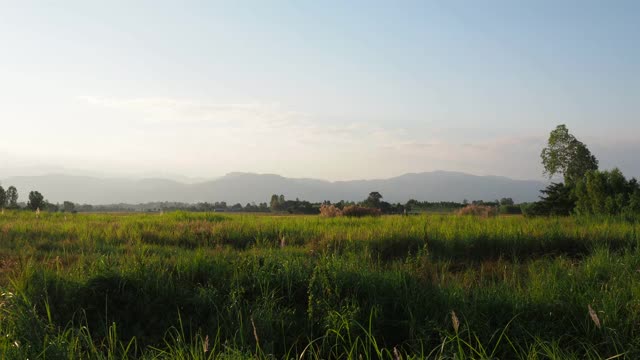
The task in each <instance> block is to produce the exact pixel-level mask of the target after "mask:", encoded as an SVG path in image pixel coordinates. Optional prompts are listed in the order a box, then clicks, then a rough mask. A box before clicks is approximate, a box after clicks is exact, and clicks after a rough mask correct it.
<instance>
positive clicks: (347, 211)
mask: <svg viewBox="0 0 640 360" xmlns="http://www.w3.org/2000/svg"><path fill="white" fill-rule="evenodd" d="M342 215H343V216H349V217H363V216H380V215H382V211H380V209H375V208H368V207H364V206H358V205H351V206H346V207H345V208H344V209H342Z"/></svg>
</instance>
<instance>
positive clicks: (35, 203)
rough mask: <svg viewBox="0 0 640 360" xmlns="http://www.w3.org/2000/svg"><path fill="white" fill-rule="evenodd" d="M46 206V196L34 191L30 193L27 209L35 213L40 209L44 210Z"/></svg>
mask: <svg viewBox="0 0 640 360" xmlns="http://www.w3.org/2000/svg"><path fill="white" fill-rule="evenodd" d="M45 205H46V203H45V201H44V196H42V194H40V193H39V192H37V191H32V192H30V193H29V202H28V203H27V207H28V208H29V209H31V210H33V211H35V210H38V209H44V206H45Z"/></svg>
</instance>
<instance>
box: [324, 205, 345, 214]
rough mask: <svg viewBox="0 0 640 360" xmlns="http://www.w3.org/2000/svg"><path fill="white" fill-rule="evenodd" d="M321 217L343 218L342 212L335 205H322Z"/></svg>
mask: <svg viewBox="0 0 640 360" xmlns="http://www.w3.org/2000/svg"><path fill="white" fill-rule="evenodd" d="M320 216H324V217H336V216H342V210H340V209H338V208H337V207H336V206H335V205H325V204H323V205H321V206H320Z"/></svg>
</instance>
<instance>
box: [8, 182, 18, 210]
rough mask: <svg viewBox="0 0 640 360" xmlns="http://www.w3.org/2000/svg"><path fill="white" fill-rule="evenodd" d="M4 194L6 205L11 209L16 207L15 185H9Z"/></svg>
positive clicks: (16, 192) (16, 191) (16, 193)
mask: <svg viewBox="0 0 640 360" xmlns="http://www.w3.org/2000/svg"><path fill="white" fill-rule="evenodd" d="M6 196H7V200H6V202H7V204H8V207H9V208H11V209H16V208H18V189H16V188H15V186H9V188H7V195H6Z"/></svg>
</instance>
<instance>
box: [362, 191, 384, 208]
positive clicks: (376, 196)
mask: <svg viewBox="0 0 640 360" xmlns="http://www.w3.org/2000/svg"><path fill="white" fill-rule="evenodd" d="M380 200H382V195H381V194H380V193H379V192H377V191H372V192H370V193H369V196H368V197H367V199H366V200H365V201H364V204H365V205H366V206H368V207H372V208H376V209H379V208H380Z"/></svg>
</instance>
